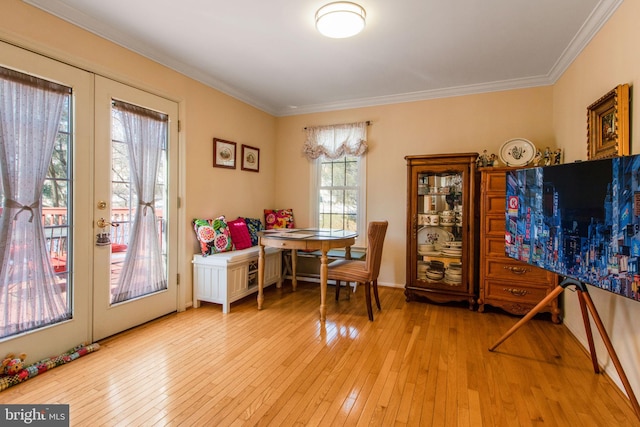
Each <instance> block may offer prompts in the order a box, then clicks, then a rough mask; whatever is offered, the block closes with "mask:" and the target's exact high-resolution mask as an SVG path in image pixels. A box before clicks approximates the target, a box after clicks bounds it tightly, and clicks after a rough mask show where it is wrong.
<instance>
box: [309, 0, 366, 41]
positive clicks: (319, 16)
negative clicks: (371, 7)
mask: <svg viewBox="0 0 640 427" xmlns="http://www.w3.org/2000/svg"><path fill="white" fill-rule="evenodd" d="M366 17H367V12H365V10H364V9H363V8H362V6H360V5H358V4H355V3H352V2H349V1H336V2H333V3H329V4H326V5H324V6H322V7H321V8H320V9H318V11H317V12H316V28H317V29H318V31H320V34H322V35H323V36H327V37H331V38H334V39H343V38H346V37H351V36H355V35H356V34H358V33H359V32H360V31H362V30H363V29H364V25H365V18H366Z"/></svg>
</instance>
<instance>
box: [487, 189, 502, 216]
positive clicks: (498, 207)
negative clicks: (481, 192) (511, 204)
mask: <svg viewBox="0 0 640 427" xmlns="http://www.w3.org/2000/svg"><path fill="white" fill-rule="evenodd" d="M506 206H507V199H506V196H505V195H504V193H502V194H498V193H495V194H485V196H484V200H483V211H484V213H486V214H497V213H501V214H502V215H504V211H505V209H506Z"/></svg>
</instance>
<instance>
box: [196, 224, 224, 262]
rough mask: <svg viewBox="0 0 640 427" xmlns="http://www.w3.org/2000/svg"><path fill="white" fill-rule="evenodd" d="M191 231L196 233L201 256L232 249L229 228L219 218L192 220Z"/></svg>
mask: <svg viewBox="0 0 640 427" xmlns="http://www.w3.org/2000/svg"><path fill="white" fill-rule="evenodd" d="M193 230H194V231H195V232H196V237H197V238H198V242H200V250H201V252H202V256H207V255H211V254H217V253H219V252H227V251H230V250H232V249H233V242H232V241H231V234H230V233H229V226H228V225H227V222H226V221H225V219H224V216H220V217H218V218H215V219H194V220H193Z"/></svg>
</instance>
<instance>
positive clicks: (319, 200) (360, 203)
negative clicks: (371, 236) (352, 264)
mask: <svg viewBox="0 0 640 427" xmlns="http://www.w3.org/2000/svg"><path fill="white" fill-rule="evenodd" d="M368 125H369V122H359V123H348V124H341V125H329V126H317V127H307V128H305V130H306V131H307V140H306V141H305V143H304V148H303V152H304V154H305V155H306V156H307V158H308V159H309V160H311V161H313V166H312V168H311V170H312V176H311V187H312V188H311V194H312V195H314V197H312V206H311V213H312V215H313V217H312V220H311V221H312V223H313V224H314V226H316V227H320V228H333V229H343V230H351V231H356V232H357V233H358V238H357V239H356V245H357V246H361V247H363V246H365V243H366V238H367V236H366V217H367V215H366V211H365V207H366V188H365V183H366V176H367V174H366V168H365V166H366V162H365V153H366V151H367V141H366V140H367V126H368Z"/></svg>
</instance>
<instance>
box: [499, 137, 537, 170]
mask: <svg viewBox="0 0 640 427" xmlns="http://www.w3.org/2000/svg"><path fill="white" fill-rule="evenodd" d="M498 155H499V157H500V161H502V163H504V164H505V165H507V166H526V165H528V164H529V163H531V161H532V160H533V158H534V157H535V155H536V146H535V145H533V143H532V142H531V141H529V140H528V139H524V138H514V139H510V140H508V141H506V142H505V143H504V144H502V146H501V147H500V152H499V154H498Z"/></svg>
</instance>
